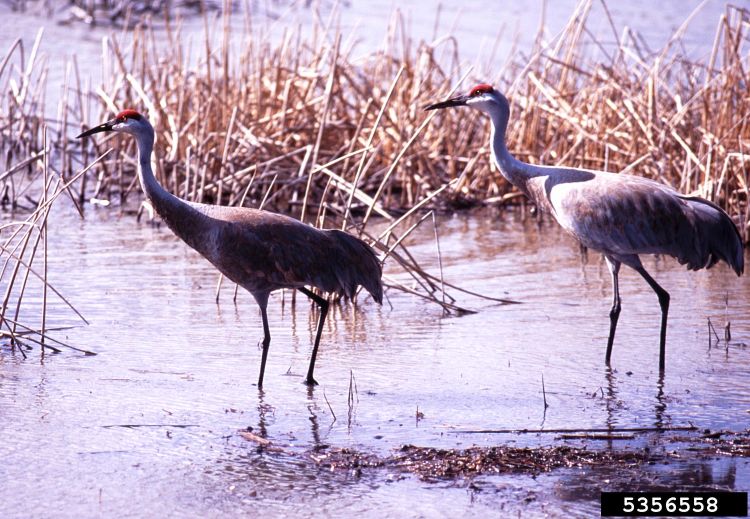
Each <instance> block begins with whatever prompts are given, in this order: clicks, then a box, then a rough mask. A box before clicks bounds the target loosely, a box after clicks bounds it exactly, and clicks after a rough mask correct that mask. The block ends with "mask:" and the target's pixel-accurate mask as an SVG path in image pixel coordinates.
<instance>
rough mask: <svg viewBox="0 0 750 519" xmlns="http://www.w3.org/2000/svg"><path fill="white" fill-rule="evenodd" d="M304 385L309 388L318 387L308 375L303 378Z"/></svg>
mask: <svg viewBox="0 0 750 519" xmlns="http://www.w3.org/2000/svg"><path fill="white" fill-rule="evenodd" d="M304 383H305V384H307V385H308V386H310V387H315V386H317V385H318V382H317V381H316V380H315V379H314V378H312V377H311V376H310V375H308V376H307V377H305V381H304Z"/></svg>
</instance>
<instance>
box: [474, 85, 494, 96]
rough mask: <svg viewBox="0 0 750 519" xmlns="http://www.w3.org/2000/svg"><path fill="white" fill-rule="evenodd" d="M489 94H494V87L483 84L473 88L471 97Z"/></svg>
mask: <svg viewBox="0 0 750 519" xmlns="http://www.w3.org/2000/svg"><path fill="white" fill-rule="evenodd" d="M488 92H492V85H488V84H487V83H482V84H480V85H477V86H475V87H474V88H472V89H471V93H470V94H469V95H470V96H472V97H474V96H478V95H480V94H486V93H488Z"/></svg>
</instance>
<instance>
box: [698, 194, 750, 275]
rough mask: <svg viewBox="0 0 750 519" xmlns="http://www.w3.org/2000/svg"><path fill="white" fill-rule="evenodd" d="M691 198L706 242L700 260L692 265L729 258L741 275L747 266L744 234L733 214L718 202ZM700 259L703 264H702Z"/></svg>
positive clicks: (703, 242)
mask: <svg viewBox="0 0 750 519" xmlns="http://www.w3.org/2000/svg"><path fill="white" fill-rule="evenodd" d="M684 199H685V200H688V201H689V202H691V204H690V205H691V207H692V209H693V215H694V218H695V220H694V226H695V229H696V235H697V239H699V240H700V241H701V242H702V246H701V247H698V248H699V250H701V251H702V253H703V254H702V255H701V256H702V257H701V260H700V262H690V263H689V267H690V268H696V269H697V268H703V267H705V268H710V267H712V266H713V265H715V264H716V263H718V262H719V260H723V261H725V262H726V263H727V264H728V265H729V266H730V267H732V270H734V272H735V273H736V274H737V275H738V276H739V275H740V274H742V273H743V272H744V270H745V259H744V252H745V250H744V247H743V245H742V238H741V237H740V233H739V231H738V230H737V227H736V226H735V225H734V222H733V221H732V219H731V218H730V216H729V215H728V214H727V213H725V212H724V210H722V209H721V208H720V207H719V206H717V205H716V204H714V203H712V202H709V201H708V200H705V199H703V198H699V197H684ZM698 263H700V264H698Z"/></svg>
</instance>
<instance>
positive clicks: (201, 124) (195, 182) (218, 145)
mask: <svg viewBox="0 0 750 519" xmlns="http://www.w3.org/2000/svg"><path fill="white" fill-rule="evenodd" d="M591 5H592V2H591V1H589V0H585V1H583V2H581V3H580V4H579V6H578V8H577V10H576V12H575V13H573V15H572V17H571V19H570V21H569V23H568V24H567V26H566V27H565V29H564V30H563V31H562V32H561V34H560V35H559V36H558V37H557V38H555V39H554V40H553V41H552V42H551V43H548V44H546V45H542V43H541V42H542V41H544V40H543V38H541V35H540V37H539V38H537V40H536V41H537V44H536V46H535V47H534V48H533V49H532V50H531V53H530V55H520V54H518V55H514V56H512V57H511V59H510V60H509V61H508V62H507V63H506V64H505V67H504V68H503V69H502V70H499V71H495V72H494V73H493V75H492V76H489V75H484V76H482V75H480V74H478V73H476V72H471V74H472V78H474V79H482V80H491V81H494V83H495V84H496V85H498V86H499V87H500V88H501V89H503V90H504V91H505V92H506V94H507V95H508V97H509V98H510V99H511V102H512V103H513V114H512V117H513V120H512V122H511V128H510V131H509V139H510V143H509V147H510V149H511V150H512V151H513V152H514V153H515V154H516V155H517V156H518V157H519V158H520V159H522V160H525V161H528V162H532V163H544V164H551V165H555V164H566V165H572V166H578V167H589V168H594V169H604V170H608V171H623V172H629V173H633V174H638V175H642V176H646V177H650V178H654V179H657V180H659V181H662V182H665V183H668V184H670V185H672V186H673V187H675V188H677V189H678V190H680V191H681V192H684V193H689V194H695V195H699V196H703V197H705V198H708V199H709V200H712V201H714V202H716V203H718V204H719V205H721V206H722V207H724V208H725V209H726V210H727V211H728V212H729V213H730V214H731V215H732V216H733V218H734V219H735V221H736V222H738V224H740V226H741V228H742V232H743V236H745V237H747V225H748V222H749V221H750V220H749V218H750V216H749V215H748V209H747V199H748V188H747V170H748V167H749V166H750V153H749V152H748V151H747V149H748V146H750V122H749V121H750V119H749V117H750V115H748V114H750V95H749V94H748V91H749V90H748V88H747V82H748V76H747V73H746V70H747V69H748V66H750V63H749V61H750V60H749V59H748V42H747V40H748V36H747V27H748V20H750V14H749V12H748V11H747V10H745V9H740V8H737V7H734V6H728V7H727V11H726V14H725V15H724V16H722V18H721V19H720V20H718V21H717V32H716V36H715V40H714V46H713V50H712V52H711V54H710V55H709V56H708V57H706V58H705V59H703V60H692V61H691V60H689V59H688V58H687V57H686V56H685V54H684V52H682V51H681V40H680V38H681V36H682V30H683V28H680V29H679V30H678V31H677V32H676V33H675V34H674V35H673V38H672V39H671V40H670V43H669V44H668V45H667V46H666V47H665V48H664V49H661V50H660V51H658V52H651V51H649V50H648V49H646V48H645V46H644V44H643V43H642V42H641V40H640V39H639V38H638V36H637V35H635V34H633V33H631V32H627V31H626V32H624V33H623V34H622V35H620V34H618V32H617V29H616V28H614V26H613V35H614V37H615V38H616V41H617V42H618V44H617V45H616V46H610V47H606V46H605V45H604V44H603V43H601V42H600V41H598V40H596V39H595V38H594V37H593V36H592V35H591V34H590V33H589V32H588V31H587V28H586V27H587V25H586V24H587V21H588V17H589V12H590V9H591ZM205 26H206V34H205V35H204V37H203V41H200V42H195V45H193V46H192V47H191V46H190V45H189V44H188V43H185V42H186V38H184V35H182V34H181V28H180V23H179V22H178V21H171V20H169V19H167V20H166V27H167V30H166V38H165V34H163V33H158V34H157V33H156V32H154V31H153V30H152V29H150V28H149V27H148V26H141V27H139V28H137V29H136V30H135V31H134V32H133V33H132V34H127V35H120V36H118V37H113V39H112V40H110V42H109V45H108V48H107V53H106V55H105V58H104V63H103V68H104V70H105V71H106V73H107V77H108V79H107V80H105V82H104V84H103V85H102V86H101V87H99V88H97V91H96V93H95V96H96V98H97V100H98V102H99V104H100V106H101V109H102V111H103V112H107V113H112V112H115V111H117V110H118V109H120V108H123V107H126V106H132V107H136V108H139V109H141V110H143V111H145V112H146V113H147V114H148V116H149V117H150V118H151V120H152V121H154V123H155V127H156V128H157V131H158V132H159V138H158V143H157V144H158V150H159V157H160V158H159V164H158V169H159V175H160V179H161V180H162V181H163V182H164V183H165V184H166V185H168V186H169V187H170V189H171V190H173V191H174V192H176V193H179V194H180V195H181V196H184V197H186V198H188V199H192V200H196V201H204V202H209V203H224V204H229V205H232V204H237V203H238V202H239V200H240V199H241V198H242V197H246V200H247V203H248V204H250V205H253V204H256V205H257V203H258V202H259V201H260V200H261V199H262V198H264V197H265V196H266V193H270V194H269V195H268V197H267V200H266V204H267V207H268V208H270V209H273V210H276V211H280V212H284V213H288V214H292V215H294V216H297V217H299V218H300V219H302V220H306V221H311V222H318V223H320V222H322V221H323V220H324V219H326V218H330V219H332V220H333V221H335V222H336V223H337V224H338V225H341V226H344V227H347V226H350V225H353V223H352V220H356V222H358V223H359V224H361V223H367V221H368V220H369V218H370V216H371V215H378V216H381V217H383V218H386V219H388V220H389V221H395V219H396V217H397V215H399V214H402V213H403V212H405V211H408V210H409V209H411V208H413V207H415V206H416V205H418V204H420V203H422V202H424V201H425V200H426V199H427V198H430V200H429V202H428V204H427V205H425V206H422V209H425V208H435V207H437V208H450V209H453V208H460V207H465V206H475V205H479V204H502V203H507V202H516V201H521V202H522V197H519V196H518V193H517V192H516V191H513V190H512V189H511V186H509V185H508V183H507V182H506V181H505V180H504V179H503V178H502V177H501V176H500V175H499V174H498V173H497V172H496V171H495V170H494V166H493V165H491V164H490V158H489V153H488V151H487V143H488V139H489V135H488V133H489V125H488V122H487V121H486V119H485V118H482V117H480V116H477V115H476V114H474V113H472V112H470V111H467V110H463V111H446V112H442V113H440V114H439V115H437V117H438V120H436V121H434V122H431V123H430V122H429V121H430V118H431V117H432V115H429V114H425V113H424V112H423V111H422V110H421V107H422V106H423V105H424V104H425V103H427V102H428V101H431V100H435V99H441V98H443V97H445V96H447V95H448V93H449V92H450V91H451V89H453V88H456V86H458V84H459V83H461V79H462V78H464V77H465V76H466V75H467V72H468V70H467V67H466V66H464V65H463V64H462V63H461V61H460V59H459V49H458V44H457V42H456V41H455V40H453V39H451V38H442V39H439V40H437V42H436V43H424V42H422V43H419V44H414V43H413V42H411V41H410V40H409V37H408V35H407V34H405V32H404V31H405V29H404V24H403V21H402V19H401V18H400V17H399V16H398V15H397V14H395V15H394V18H393V21H392V23H391V25H390V27H389V32H388V35H387V38H386V41H387V44H386V46H385V48H383V49H382V50H380V51H377V52H373V53H371V54H369V55H366V56H364V57H361V56H357V55H356V54H355V50H354V49H355V46H354V45H353V44H351V43H350V42H351V38H349V37H348V35H343V34H341V33H340V32H339V31H338V29H337V28H336V27H335V26H334V27H331V26H330V25H326V23H325V22H323V21H321V20H320V19H319V18H318V22H317V24H316V25H314V26H313V27H312V28H311V29H310V31H309V34H307V35H302V33H303V32H304V31H302V30H301V29H299V28H294V27H289V28H285V29H284V30H283V34H282V35H281V36H278V35H277V36H274V37H271V36H269V35H268V34H266V33H264V32H263V29H261V28H259V27H257V26H254V25H253V20H252V18H251V17H250V16H249V15H246V19H245V26H244V29H243V30H244V34H245V35H246V37H245V38H243V40H242V42H241V44H240V45H236V44H235V45H233V44H232V39H231V37H232V35H231V30H232V29H231V27H232V25H231V24H230V20H229V10H226V11H225V12H224V15H223V17H218V16H217V17H211V16H208V15H206V16H205ZM165 39H166V42H164V40H165ZM591 49H598V50H597V52H596V53H593V52H592V51H591ZM511 78H512V81H511ZM468 84H469V82H464V83H463V85H462V88H464V87H465V86H466V85H468ZM85 120H86V122H87V124H92V123H94V122H95V121H94V120H91V119H90V118H86V119H85ZM108 145H109V144H108ZM128 145H130V146H132V143H128ZM123 151H124V153H119V154H116V155H115V156H113V158H112V159H111V160H110V161H109V162H107V164H105V165H103V166H102V171H103V173H102V174H101V175H100V177H99V179H98V183H97V189H96V192H95V193H94V196H95V197H97V198H106V199H109V200H117V201H119V202H123V201H124V199H125V198H126V197H127V196H128V195H129V194H130V193H131V192H132V191H133V190H136V191H137V185H136V183H135V181H134V179H135V176H134V164H133V161H132V158H131V157H132V156H133V154H132V149H128V150H123ZM451 182H452V184H450V183H451ZM272 183H273V189H272V190H270V191H269V188H270V186H271V184H272ZM446 186H447V187H446ZM440 189H442V191H441V192H440V193H439V195H438V196H435V192H436V191H438V190H440Z"/></svg>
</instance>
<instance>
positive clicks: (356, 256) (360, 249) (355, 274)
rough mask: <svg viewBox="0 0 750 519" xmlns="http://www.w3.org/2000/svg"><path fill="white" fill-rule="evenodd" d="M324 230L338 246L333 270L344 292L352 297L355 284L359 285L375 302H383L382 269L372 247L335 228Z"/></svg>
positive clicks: (355, 288) (355, 287)
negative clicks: (336, 263) (337, 255)
mask: <svg viewBox="0 0 750 519" xmlns="http://www.w3.org/2000/svg"><path fill="white" fill-rule="evenodd" d="M326 232H327V233H328V235H329V236H330V237H331V238H332V239H333V240H334V241H335V242H336V243H337V244H338V246H339V250H340V258H339V262H338V265H337V268H336V269H335V270H336V278H337V279H338V284H339V286H340V287H341V289H342V291H343V292H344V294H345V295H346V296H347V297H349V298H351V297H353V296H354V293H355V292H356V290H357V286H358V285H361V286H363V287H364V288H365V290H367V291H368V292H369V293H370V295H372V298H373V299H374V300H375V301H376V302H377V303H379V304H383V281H382V279H381V277H382V275H383V271H382V268H381V266H380V261H379V260H378V257H377V255H376V254H375V251H374V250H373V249H372V247H370V246H369V245H367V244H366V243H365V242H363V241H362V240H360V239H359V238H357V237H355V236H352V235H351V234H349V233H346V232H343V231H339V230H337V229H331V230H328V231H326Z"/></svg>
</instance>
